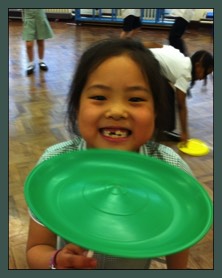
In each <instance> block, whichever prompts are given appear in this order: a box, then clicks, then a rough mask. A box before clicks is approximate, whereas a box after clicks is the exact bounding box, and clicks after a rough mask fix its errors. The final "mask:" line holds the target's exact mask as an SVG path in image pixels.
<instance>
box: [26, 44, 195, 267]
mask: <svg viewBox="0 0 222 278" xmlns="http://www.w3.org/2000/svg"><path fill="white" fill-rule="evenodd" d="M163 84H164V83H163V79H162V76H161V73H160V67H159V63H158V62H157V60H156V59H155V58H154V56H153V54H152V53H151V51H149V50H147V49H146V48H145V47H144V46H143V45H142V44H141V43H139V42H135V41H132V40H128V39H126V40H125V39H114V40H113V39H112V40H105V41H100V42H98V43H96V44H94V45H93V46H91V47H90V48H89V49H88V50H86V52H85V53H84V54H83V55H82V57H81V59H80V62H79V65H78V67H77V70H76V73H75V75H74V78H73V82H72V84H71V88H70V92H69V97H68V120H69V128H70V130H71V131H72V132H73V133H74V137H73V139H72V140H70V141H67V142H63V143H60V144H57V145H54V146H51V147H50V148H48V149H47V150H46V151H45V153H44V154H43V156H42V157H41V158H40V160H39V163H41V162H43V161H45V160H46V159H50V158H51V157H54V156H58V155H60V154H62V153H66V152H72V153H73V155H75V152H76V151H79V150H85V149H90V148H97V149H115V150H123V151H130V152H137V153H140V154H141V155H148V156H154V157H156V158H159V159H161V160H164V161H166V162H167V163H169V164H171V165H174V166H175V167H178V168H181V169H182V170H184V171H186V172H187V173H189V174H191V175H192V173H191V170H190V168H189V167H188V165H187V164H186V163H185V162H184V161H183V160H182V159H181V158H180V157H179V156H178V155H177V154H176V153H175V152H174V151H173V150H172V149H170V148H168V147H166V146H163V145H161V144H159V143H158V138H159V134H160V133H161V132H162V130H163V128H164V123H165V118H166V117H165V115H166V114H165V111H166V107H165V106H164V103H165V101H164V100H165V92H164V85H163ZM73 167H75V166H73ZM30 215H31V218H30V227H29V237H28V242H27V261H28V264H29V266H30V268H34V269H47V268H51V269H86V268H87V269H89V268H90V269H95V268H97V269H148V268H149V265H150V259H129V258H119V257H114V256H109V255H106V254H99V253H95V254H94V255H93V257H91V258H90V257H89V256H87V254H88V253H87V250H85V249H84V248H82V247H79V246H76V245H75V244H72V243H69V242H66V241H65V240H64V239H61V238H60V237H58V236H57V235H56V234H54V233H53V232H52V231H50V230H49V229H48V228H47V227H44V226H43V225H42V223H40V222H39V221H38V219H37V218H36V216H35V215H33V214H32V213H31V212H30ZM86 221H87V219H86ZM76 225H78V223H76ZM56 243H57V245H56ZM166 259H167V266H168V268H171V269H172V268H173V269H185V268H186V266H187V260H188V250H184V251H183V252H180V253H177V254H173V255H169V256H167V258H166Z"/></svg>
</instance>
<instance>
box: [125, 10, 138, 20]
mask: <svg viewBox="0 0 222 278" xmlns="http://www.w3.org/2000/svg"><path fill="white" fill-rule="evenodd" d="M122 14H123V17H124V18H125V17H127V16H128V15H135V16H140V9H122Z"/></svg>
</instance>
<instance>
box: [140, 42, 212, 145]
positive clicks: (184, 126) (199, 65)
mask: <svg viewBox="0 0 222 278" xmlns="http://www.w3.org/2000/svg"><path fill="white" fill-rule="evenodd" d="M144 45H145V46H146V47H147V48H149V49H150V51H152V53H153V54H154V56H155V58H156V59H157V60H158V61H159V63H160V67H161V70H162V74H163V76H164V77H165V86H166V92H167V97H168V100H167V106H168V107H170V109H169V110H168V113H169V114H168V116H167V118H168V123H167V125H166V130H165V134H167V135H169V136H170V138H171V139H174V140H176V141H178V140H179V141H184V142H186V141H187V140H188V138H189V133H188V120H187V118H188V115H187V113H188V112H187V105H186V95H187V91H188V89H189V88H191V87H192V86H193V85H194V84H195V81H196V80H205V82H206V80H207V75H208V74H210V73H212V71H213V67H214V60H213V56H212V55H211V54H210V53H209V52H207V51H205V50H199V51H197V52H195V53H194V54H193V55H192V56H191V58H189V57H186V56H184V55H183V53H181V52H180V51H179V50H178V49H176V48H174V47H172V46H170V45H162V44H159V43H155V42H144ZM175 103H176V104H177V108H178V113H179V121H180V129H181V133H180V135H178V134H177V133H175V132H174V129H175V127H176V117H175Z"/></svg>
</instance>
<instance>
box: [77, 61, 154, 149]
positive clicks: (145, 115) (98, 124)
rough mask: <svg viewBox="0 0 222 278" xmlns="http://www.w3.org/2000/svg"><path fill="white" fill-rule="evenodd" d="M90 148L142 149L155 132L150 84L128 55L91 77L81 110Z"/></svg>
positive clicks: (81, 126) (82, 127)
mask: <svg viewBox="0 0 222 278" xmlns="http://www.w3.org/2000/svg"><path fill="white" fill-rule="evenodd" d="M77 120H78V127H79V131H80V134H81V135H82V137H83V138H84V139H85V141H86V142H87V147H88V148H102V149H119V150H125V151H135V152H137V151H138V150H139V147H140V146H141V145H143V144H144V143H145V142H147V141H148V140H150V138H151V137H152V134H153V132H154V121H155V111H154V102H153V97H152V94H151V90H150V87H149V84H148V81H146V80H145V79H144V76H143V74H142V72H141V70H140V69H139V67H138V65H137V64H136V63H135V62H134V61H133V60H132V59H131V58H130V57H128V56H116V57H112V58H109V59H107V60H106V61H104V62H103V63H102V64H101V65H100V66H99V67H98V68H97V69H96V70H95V71H94V72H93V73H92V74H91V75H90V76H89V78H88V80H87V82H86V84H85V87H84V89H83V91H82V94H81V98H80V106H79V111H78V117H77Z"/></svg>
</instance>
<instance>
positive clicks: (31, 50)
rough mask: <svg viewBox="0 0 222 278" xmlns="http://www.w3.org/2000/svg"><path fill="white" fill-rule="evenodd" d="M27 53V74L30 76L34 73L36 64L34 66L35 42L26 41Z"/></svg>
mask: <svg viewBox="0 0 222 278" xmlns="http://www.w3.org/2000/svg"><path fill="white" fill-rule="evenodd" d="M26 52H27V56H28V60H29V63H28V67H27V70H26V74H27V75H30V74H32V73H33V71H34V68H35V64H34V41H26Z"/></svg>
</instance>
